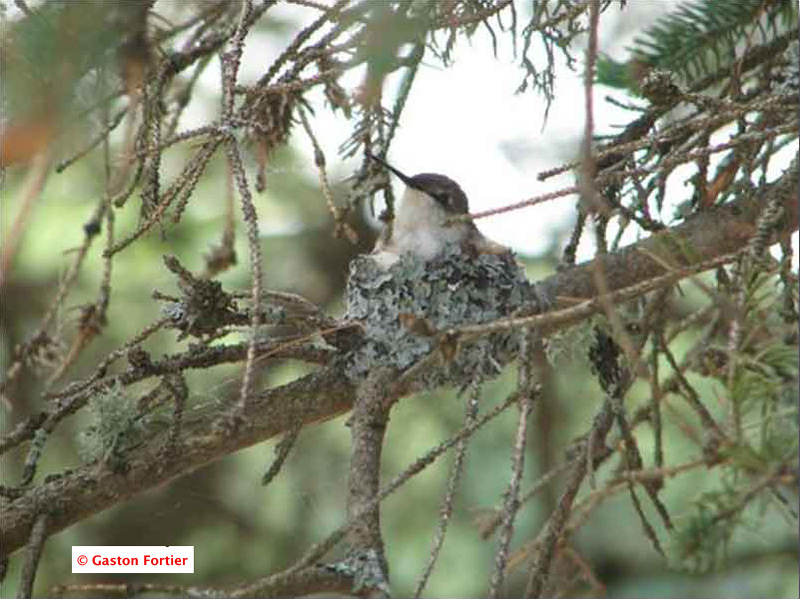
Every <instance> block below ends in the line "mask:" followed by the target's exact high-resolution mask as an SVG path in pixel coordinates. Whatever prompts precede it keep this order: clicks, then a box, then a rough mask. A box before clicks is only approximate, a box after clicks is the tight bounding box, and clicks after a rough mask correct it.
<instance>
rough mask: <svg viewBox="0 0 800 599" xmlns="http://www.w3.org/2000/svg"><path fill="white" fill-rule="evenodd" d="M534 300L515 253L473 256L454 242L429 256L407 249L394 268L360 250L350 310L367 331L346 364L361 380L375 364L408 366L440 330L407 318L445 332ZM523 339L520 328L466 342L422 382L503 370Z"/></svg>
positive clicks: (454, 381) (452, 381)
mask: <svg viewBox="0 0 800 599" xmlns="http://www.w3.org/2000/svg"><path fill="white" fill-rule="evenodd" d="M535 302H536V293H535V291H534V287H533V285H532V284H531V283H529V282H528V280H527V279H526V278H525V273H524V272H523V270H522V268H520V266H519V265H518V264H517V262H516V261H515V260H514V258H513V257H512V256H511V255H503V256H496V255H489V254H482V255H479V256H477V257H471V256H466V255H464V253H463V252H462V251H461V250H460V248H458V247H452V248H450V249H448V250H447V251H445V252H444V253H443V254H442V255H441V256H440V257H439V258H436V259H435V260H433V261H430V262H427V263H425V262H422V261H421V260H420V259H419V258H417V257H415V256H413V255H404V256H403V257H402V258H401V259H400V260H399V261H398V262H396V263H395V264H394V265H392V266H391V268H389V269H388V270H384V269H382V268H381V267H379V266H378V264H377V263H376V262H375V261H374V260H373V259H372V258H370V257H369V256H359V257H358V258H356V259H355V260H353V262H352V263H351V264H350V279H349V281H348V285H347V305H348V314H347V317H348V319H351V320H358V321H360V322H362V323H363V326H364V337H363V340H362V342H361V343H360V344H359V345H358V346H357V347H355V348H353V349H352V350H351V351H350V352H349V353H348V355H347V357H346V358H345V359H346V371H347V373H348V376H350V377H351V378H353V379H355V380H361V379H363V378H364V377H365V376H366V375H367V374H368V373H369V372H370V371H371V370H373V369H375V368H381V367H394V368H396V369H398V370H400V371H403V370H405V369H406V368H408V367H409V366H411V365H413V364H415V363H416V362H417V361H418V360H419V359H420V358H422V357H423V356H426V355H428V354H429V353H430V352H431V350H432V349H434V346H435V344H436V340H435V338H434V337H431V336H429V335H428V336H426V335H424V334H418V333H414V332H412V331H411V330H409V327H408V326H407V324H403V321H404V320H405V322H406V323H408V322H409V320H412V321H413V320H415V319H424V321H425V322H427V323H428V324H430V325H432V327H433V329H434V330H436V331H440V332H443V331H446V330H447V329H450V328H452V327H457V326H459V325H465V324H478V323H483V322H488V321H492V320H495V319H497V318H500V317H503V316H510V315H512V314H514V313H515V312H517V311H519V310H520V308H522V307H523V306H525V307H526V308H528V309H530V306H531V305H536V303H535ZM401 315H404V316H403V317H401ZM408 315H410V316H412V317H413V318H410V319H409V317H408ZM517 343H518V336H517V335H514V334H511V335H509V334H492V335H490V336H487V337H485V338H482V339H480V340H478V341H476V342H473V343H469V344H466V345H465V346H464V347H461V348H459V351H458V353H457V355H456V356H455V357H454V358H453V359H450V360H445V361H443V363H442V364H441V367H439V368H436V369H434V371H427V372H425V373H424V374H422V380H421V381H420V382H421V383H422V384H423V386H424V387H434V386H462V385H464V384H466V383H469V382H471V381H474V380H476V378H477V379H483V378H486V377H493V376H496V375H497V374H498V373H499V371H500V368H501V366H502V365H503V364H505V363H507V362H508V361H509V360H510V359H511V358H513V356H514V354H515V353H516V351H515V349H516V347H517Z"/></svg>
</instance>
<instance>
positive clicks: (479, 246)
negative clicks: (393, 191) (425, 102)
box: [367, 152, 511, 269]
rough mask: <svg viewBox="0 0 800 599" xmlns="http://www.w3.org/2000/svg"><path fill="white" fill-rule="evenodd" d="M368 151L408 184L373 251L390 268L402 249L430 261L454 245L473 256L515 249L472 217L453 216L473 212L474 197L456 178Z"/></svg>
mask: <svg viewBox="0 0 800 599" xmlns="http://www.w3.org/2000/svg"><path fill="white" fill-rule="evenodd" d="M367 157H368V158H370V159H371V160H374V161H375V162H378V163H379V164H381V165H383V166H384V167H386V168H387V169H389V171H390V172H392V173H393V174H394V175H395V176H396V177H397V178H398V179H400V180H401V181H402V182H403V183H405V184H406V190H405V193H404V194H403V197H402V198H401V200H400V205H399V207H398V208H397V211H396V215H395V218H394V220H393V221H391V222H389V223H387V224H386V226H385V227H384V229H383V231H382V232H381V234H380V236H379V237H378V241H377V242H376V244H375V249H373V251H372V258H373V259H374V260H375V261H376V262H377V263H378V264H379V265H380V266H381V267H382V268H384V269H388V268H389V267H390V266H392V264H394V263H395V262H397V261H398V260H399V259H400V256H402V255H403V254H413V255H415V256H417V257H419V258H421V259H422V260H423V261H424V262H429V261H431V260H433V259H434V258H436V257H437V256H439V255H440V254H441V253H442V252H443V251H444V250H445V249H446V248H447V247H448V246H450V245H457V246H459V247H460V249H461V251H462V252H464V254H465V255H467V256H473V257H474V256H477V255H479V254H496V255H504V254H507V255H511V250H510V249H508V248H507V247H505V246H503V245H500V244H499V243H495V242H494V241H491V240H490V239H488V238H486V237H485V236H484V235H483V233H481V232H480V231H479V230H478V227H476V226H475V223H474V222H472V221H471V220H458V219H457V218H454V217H459V216H465V215H468V214H469V202H468V200H467V194H465V193H464V191H463V190H462V189H461V187H460V186H459V184H458V183H456V182H455V181H453V180H452V179H451V178H449V177H446V176H444V175H440V174H437V173H420V174H418V175H414V176H413V177H409V176H407V175H405V174H403V173H402V172H400V171H399V170H397V169H396V168H394V167H393V166H391V165H390V164H388V163H387V162H386V161H384V160H383V159H381V158H378V157H377V156H374V155H373V154H372V153H369V152H367Z"/></svg>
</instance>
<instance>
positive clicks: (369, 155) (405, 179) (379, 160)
mask: <svg viewBox="0 0 800 599" xmlns="http://www.w3.org/2000/svg"><path fill="white" fill-rule="evenodd" d="M365 154H366V156H367V158H369V159H370V160H374V161H375V162H377V163H378V164H382V165H383V166H385V167H386V168H388V169H389V170H390V171H392V172H393V173H394V174H395V175H397V178H398V179H400V180H401V181H402V182H403V183H405V184H406V185H408V186H409V187H414V186H413V185H412V184H411V177H407V176H406V175H404V174H403V173H401V172H400V171H398V170H397V169H396V168H394V167H393V166H392V165H391V164H389V163H388V162H386V161H385V160H383V159H382V158H378V157H377V156H375V154H373V153H372V152H370V151H369V150H367V151H366V152H365Z"/></svg>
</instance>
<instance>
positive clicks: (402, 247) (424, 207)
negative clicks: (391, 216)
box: [373, 188, 466, 268]
mask: <svg viewBox="0 0 800 599" xmlns="http://www.w3.org/2000/svg"><path fill="white" fill-rule="evenodd" d="M465 236H466V227H465V226H464V225H463V224H461V223H456V224H451V223H448V214H447V213H446V212H445V210H444V209H443V208H442V207H441V206H440V205H439V204H438V203H436V201H435V200H434V199H433V198H431V197H430V196H428V194H426V193H424V192H421V191H417V190H415V189H411V188H408V189H406V192H405V194H404V195H403V199H402V200H401V202H400V206H399V208H398V210H397V216H396V217H395V220H394V223H393V225H392V234H391V238H390V239H389V240H388V241H387V242H386V243H385V244H384V245H383V246H382V247H380V248H377V250H378V251H376V253H375V254H373V258H374V259H375V260H376V261H378V263H379V264H380V265H381V266H382V267H384V268H388V267H389V266H391V265H392V264H394V263H395V262H396V261H397V260H398V259H399V258H400V256H401V255H402V254H414V255H416V256H419V257H420V258H421V259H422V260H426V261H427V260H432V259H433V258H435V257H436V256H437V255H438V254H439V253H441V252H442V250H444V248H445V247H446V246H447V245H448V244H451V243H459V242H461V241H462V240H463V239H464V237H465Z"/></svg>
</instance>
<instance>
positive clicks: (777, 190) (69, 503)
mask: <svg viewBox="0 0 800 599" xmlns="http://www.w3.org/2000/svg"><path fill="white" fill-rule="evenodd" d="M797 194H798V160H797V157H795V159H794V161H793V163H792V166H791V167H790V168H789V169H788V170H787V171H786V172H785V173H784V174H783V176H782V177H781V178H780V179H778V180H777V181H776V182H774V183H771V184H768V185H765V186H762V187H756V188H755V189H754V190H753V191H751V192H750V193H748V194H747V195H746V196H745V197H743V198H742V199H740V200H737V201H736V202H732V203H731V204H729V205H726V206H723V207H719V208H713V209H708V210H706V211H704V212H701V213H699V214H698V215H697V216H695V217H693V218H691V219H690V220H689V221H688V222H686V223H684V224H682V225H679V226H676V227H674V228H672V229H670V230H669V231H665V232H663V233H659V234H656V235H653V236H651V237H649V238H648V239H646V240H644V241H642V242H640V243H637V244H634V245H632V246H630V247H628V248H625V249H624V250H622V251H620V252H618V253H614V254H606V255H603V256H601V257H599V258H597V260H601V261H602V267H603V269H604V271H605V273H606V275H607V280H608V287H609V291H611V292H613V291H616V290H619V289H623V288H626V287H630V286H632V285H634V284H637V283H642V282H644V281H647V280H651V279H654V278H657V277H659V276H661V275H663V274H664V273H665V272H667V270H666V269H665V267H664V263H667V264H670V265H674V266H675V267H681V266H687V265H690V264H693V263H695V264H696V263H698V262H703V261H707V260H712V259H714V258H718V257H720V256H723V255H726V254H732V253H734V252H737V251H740V250H742V249H744V248H746V247H747V244H748V242H749V240H750V239H751V238H752V236H753V235H754V234H755V232H756V223H757V221H758V216H759V213H760V211H761V210H762V209H763V207H764V206H765V205H766V202H767V201H768V200H769V199H771V198H774V197H777V198H779V204H780V207H781V209H782V210H783V217H782V218H781V220H780V222H779V223H778V225H777V226H776V228H775V235H774V238H773V239H771V240H770V242H775V241H777V240H779V239H781V238H784V237H785V236H787V235H789V234H791V233H793V232H794V231H797V229H798V204H797ZM654 257H658V258H659V259H658V260H656V259H654ZM592 273H593V262H588V263H585V264H581V265H578V266H575V267H573V268H570V269H567V270H564V271H562V272H560V273H557V274H555V275H553V276H551V277H548V278H547V279H545V280H544V281H542V282H540V287H541V289H542V290H543V291H544V292H545V294H547V296H549V297H554V298H560V301H559V303H562V304H564V303H571V301H572V302H574V301H575V300H582V299H586V298H591V297H593V296H594V295H596V291H595V283H594V277H593V274H592ZM664 284H665V285H668V284H671V282H670V281H665V283H664ZM588 316H589V314H586V315H585V316H583V318H586V317H588ZM568 324H574V322H563V323H562V324H560V325H559V328H563V327H565V326H567V325H568ZM550 332H554V330H553V329H552V328H551V329H549V330H546V331H545V333H550ZM354 393H355V387H354V384H353V383H352V382H351V381H349V380H348V379H347V378H346V377H345V376H344V374H343V373H342V372H341V371H339V370H338V369H337V367H336V366H335V365H334V366H329V367H327V368H326V369H324V370H322V371H320V372H317V373H314V374H310V375H308V376H306V377H303V378H302V379H299V380H297V381H294V382H292V383H290V384H288V385H284V386H282V387H278V388H274V389H269V390H266V391H262V392H261V393H258V394H254V396H253V397H252V398H251V402H250V403H249V404H248V407H247V412H246V415H245V418H244V420H243V424H242V426H241V428H240V429H238V430H237V434H236V435H229V434H228V433H227V432H226V429H225V427H222V426H215V423H219V422H220V419H221V418H223V417H224V416H225V414H226V413H227V410H226V406H219V407H214V408H210V409H209V410H208V411H205V412H202V413H199V412H194V413H192V414H191V415H190V414H187V415H186V420H185V422H184V424H183V438H182V439H181V440H180V441H179V442H178V445H177V446H176V450H177V451H174V452H171V453H169V454H166V453H165V452H164V451H163V449H164V447H165V443H166V439H167V435H168V431H167V430H161V428H163V427H161V428H159V429H158V430H151V431H150V432H149V436H148V437H147V440H146V441H145V442H144V443H143V444H142V445H140V446H139V447H137V448H135V449H133V450H130V451H129V452H128V453H127V454H125V456H124V457H125V458H126V460H127V461H126V463H125V464H124V466H125V473H124V474H119V473H118V472H120V470H119V468H117V469H115V470H114V471H112V470H111V469H110V468H108V467H105V466H104V465H102V464H99V463H92V464H87V465H85V466H82V467H80V468H77V469H76V470H73V471H71V472H68V473H66V474H63V475H57V476H52V477H49V478H48V479H47V480H46V481H45V482H43V483H42V484H40V485H38V486H36V487H33V488H31V489H30V490H27V491H26V492H24V493H23V494H21V495H20V496H18V497H17V498H15V499H13V500H12V499H9V498H7V497H2V498H0V523H2V529H1V530H2V543H1V544H0V560H1V559H3V558H4V557H5V556H7V555H9V554H11V553H13V552H15V551H17V550H18V549H19V548H20V547H22V546H24V545H25V543H26V542H27V540H28V538H29V535H30V531H31V527H32V526H33V524H34V522H35V521H36V520H37V518H38V516H39V515H40V514H42V513H45V512H47V513H48V518H47V534H54V533H56V532H59V531H61V530H63V529H64V528H66V527H68V526H70V525H72V524H74V523H76V522H79V521H80V520H83V519H85V518H88V517H89V516H91V515H93V514H96V513H98V512H100V511H102V510H104V509H107V508H109V507H111V506H113V505H115V504H117V503H119V502H120V501H123V500H125V499H127V498H129V497H132V496H134V495H136V494H137V493H140V492H142V491H145V490H147V489H151V488H153V487H156V486H160V485H163V484H164V483H165V482H167V481H169V480H172V479H174V478H177V477H179V476H183V475H185V474H188V473H190V472H192V471H193V470H196V469H197V468H199V467H201V466H203V465H205V464H207V463H209V462H212V461H214V460H216V459H219V458H221V457H223V456H225V455H227V454H230V453H233V452H235V451H237V450H239V449H243V448H245V447H249V446H251V445H254V444H256V443H260V442H262V441H265V440H267V439H270V438H272V437H275V436H277V435H280V434H282V433H285V432H286V431H287V430H291V429H292V428H294V427H296V426H297V425H298V423H303V424H314V423H317V422H323V421H325V420H329V419H331V418H334V417H336V416H339V415H341V414H343V413H345V412H347V411H348V410H350V409H351V408H352V405H353V398H354ZM154 428H155V427H154Z"/></svg>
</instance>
